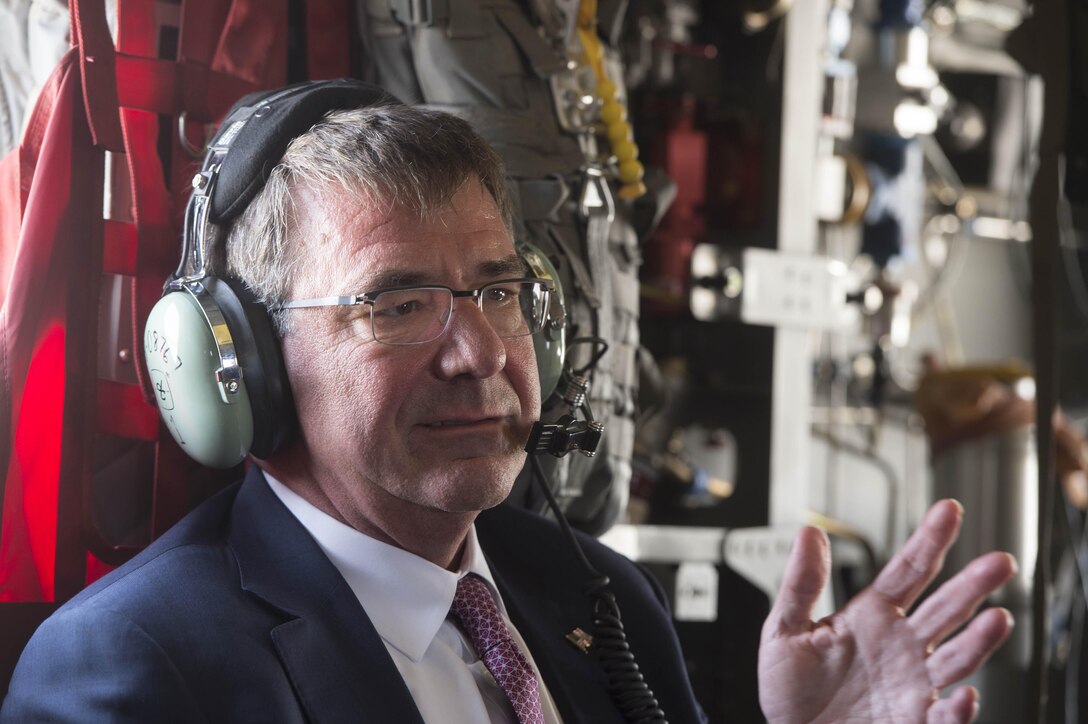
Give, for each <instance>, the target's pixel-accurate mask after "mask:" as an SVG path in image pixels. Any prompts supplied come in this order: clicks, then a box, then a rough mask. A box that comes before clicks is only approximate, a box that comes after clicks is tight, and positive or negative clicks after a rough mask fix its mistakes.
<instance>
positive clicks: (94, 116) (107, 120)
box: [69, 0, 125, 152]
mask: <svg viewBox="0 0 1088 724" xmlns="http://www.w3.org/2000/svg"><path fill="white" fill-rule="evenodd" d="M69 7H70V12H71V18H72V44H73V45H75V46H76V47H78V48H79V69H80V73H81V74H82V79H83V103H84V106H85V107H86V112H87V123H88V125H89V126H90V129H91V138H92V139H93V141H94V144H95V145H96V146H100V147H102V148H105V149H106V150H108V151H115V152H121V151H124V149H125V145H124V139H123V138H122V136H121V124H120V122H119V120H118V118H117V108H118V103H117V76H116V75H115V74H114V60H113V39H112V38H110V32H109V26H107V25H106V22H105V19H106V6H105V2H104V0H71V2H70V3H69Z"/></svg>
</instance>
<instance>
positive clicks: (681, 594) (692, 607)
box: [673, 563, 718, 621]
mask: <svg viewBox="0 0 1088 724" xmlns="http://www.w3.org/2000/svg"><path fill="white" fill-rule="evenodd" d="M673 614H674V615H675V617H676V620H677V621H716V620H717V619H718V569H717V568H715V567H714V565H713V564H711V563H681V564H680V568H679V569H678V570H677V571H676V610H675V611H673Z"/></svg>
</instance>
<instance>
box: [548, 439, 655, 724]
mask: <svg viewBox="0 0 1088 724" xmlns="http://www.w3.org/2000/svg"><path fill="white" fill-rule="evenodd" d="M529 459H530V460H532V463H533V472H534V473H535V477H536V481H537V484H538V485H539V486H540V487H541V489H542V491H543V493H544V498H545V499H546V500H547V501H548V507H550V508H551V509H552V512H553V513H554V514H555V517H556V519H557V520H558V521H559V527H560V528H562V530H563V533H564V535H565V536H566V538H567V541H568V542H570V545H571V548H572V549H573V550H574V553H575V555H576V556H577V557H578V560H579V562H580V563H581V564H582V567H583V568H585V570H586V572H587V573H588V574H589V577H590V581H589V583H588V584H587V585H586V589H585V593H586V595H588V596H589V597H590V598H591V599H592V600H593V627H594V631H593V636H594V638H593V641H594V644H595V648H596V649H597V652H598V657H599V658H600V661H601V667H602V668H603V669H604V673H605V677H606V678H607V680H608V693H609V695H610V696H611V697H612V700H613V701H614V702H616V705H617V706H618V707H619V709H620V712H621V713H622V714H623V718H624V719H626V720H627V721H628V722H629V724H668V720H667V719H665V712H664V711H662V710H661V707H660V706H659V705H658V702H657V699H656V698H655V697H654V692H653V691H652V690H651V689H650V686H649V684H647V683H646V679H645V677H643V676H642V672H641V671H639V668H638V663H637V662H636V661H635V656H634V654H632V653H631V647H630V646H629V645H628V643H627V634H626V633H625V632H624V630H623V621H622V620H621V619H620V609H619V606H618V605H617V604H616V596H615V595H614V594H613V593H612V592H611V591H609V590H608V583H609V580H608V576H606V575H604V574H602V573H601V572H600V571H598V570H597V569H596V568H594V567H593V564H591V563H590V562H589V559H588V558H586V554H585V552H584V551H583V550H582V546H581V545H579V543H578V539H577V538H575V537H574V531H572V530H571V528H570V523H568V522H567V518H566V516H565V515H563V511H561V510H560V509H559V504H558V503H557V502H556V501H555V496H554V495H553V494H552V491H551V489H550V488H549V487H548V483H547V481H546V478H545V476H544V469H543V468H542V467H541V465H540V461H539V460H537V458H536V457H535V456H533V455H530V456H529Z"/></svg>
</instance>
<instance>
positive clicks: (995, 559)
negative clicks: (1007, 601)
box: [909, 553, 1016, 646]
mask: <svg viewBox="0 0 1088 724" xmlns="http://www.w3.org/2000/svg"><path fill="white" fill-rule="evenodd" d="M1015 573H1016V560H1015V559H1014V558H1013V557H1012V556H1010V555H1009V554H1008V553H988V554H986V555H984V556H980V557H979V558H976V559H975V560H973V561H971V562H970V563H969V564H968V565H967V567H966V568H964V569H963V570H962V571H960V572H959V573H958V574H956V576H955V577H954V578H952V579H951V580H949V581H948V582H946V583H945V584H944V585H942V586H941V587H940V588H938V589H937V590H936V591H934V592H933V594H932V595H930V596H929V597H928V598H926V600H924V601H922V603H921V604H919V606H918V608H917V609H915V611H914V612H913V613H912V614H911V615H910V619H909V622H910V625H911V626H912V627H913V628H914V630H915V632H916V633H917V635H918V639H919V640H920V641H923V642H924V643H925V644H926V646H932V645H933V644H936V643H938V642H940V641H943V640H944V639H945V637H946V636H948V635H949V634H950V633H952V632H953V631H955V630H956V629H957V628H959V627H960V626H961V625H963V624H964V623H965V622H966V621H967V619H969V618H970V617H971V614H972V613H974V611H975V609H977V608H978V607H979V605H980V604H981V603H982V601H983V600H984V599H985V598H986V597H987V596H989V595H990V594H991V593H993V592H994V591H996V590H997V589H998V588H1000V587H1001V586H1002V585H1004V584H1005V582H1006V581H1008V580H1009V579H1010V578H1012V576H1013V575H1014V574H1015Z"/></svg>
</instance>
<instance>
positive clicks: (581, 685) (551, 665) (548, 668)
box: [477, 506, 622, 724]
mask: <svg viewBox="0 0 1088 724" xmlns="http://www.w3.org/2000/svg"><path fill="white" fill-rule="evenodd" d="M504 507H505V506H500V507H499V508H496V509H494V510H492V511H488V512H487V513H485V514H484V515H483V516H481V517H480V518H479V519H478V520H477V532H478V533H479V535H480V541H481V545H482V546H483V548H484V550H485V551H487V560H488V565H489V566H490V568H491V574H492V576H493V577H494V578H495V583H496V585H497V586H498V587H499V593H500V594H501V595H502V599H503V603H504V604H505V605H506V608H507V611H508V613H509V614H510V620H511V621H513V623H514V626H515V627H516V628H517V630H518V632H519V633H520V634H521V635H522V638H524V639H525V643H526V645H527V646H528V647H529V651H530V652H531V653H532V655H533V660H534V661H535V662H536V665H537V668H538V669H539V670H540V675H541V678H543V679H544V683H545V684H546V685H547V687H548V691H549V692H550V693H551V695H552V699H553V700H554V701H555V704H556V707H557V708H558V710H559V714H560V716H561V717H562V718H563V721H564V723H565V724H576V723H577V722H584V723H585V724H604V723H606V722H618V721H622V720H621V718H620V715H619V713H618V711H617V709H616V706H615V704H614V703H613V702H612V699H611V698H610V697H609V695H608V693H607V691H608V690H607V679H606V677H605V675H604V670H603V669H602V668H601V664H600V661H599V660H598V658H597V655H596V653H595V652H594V651H592V650H591V651H590V652H589V653H588V654H586V653H582V652H581V651H580V650H579V649H578V648H577V647H575V646H574V645H573V644H572V643H570V642H569V641H567V639H566V634H567V633H569V632H571V631H572V630H574V628H576V627H578V628H581V629H582V630H583V631H586V632H590V633H592V632H593V609H592V602H591V601H590V599H589V598H588V597H587V596H585V595H584V594H583V593H582V590H581V589H582V587H583V584H584V581H583V580H582V577H584V575H585V574H583V573H582V571H581V568H579V567H577V566H576V565H575V563H574V561H573V560H568V559H567V556H566V553H567V552H566V551H547V552H544V551H539V550H537V551H534V552H531V553H530V555H523V554H524V551H521V550H520V547H519V544H520V540H521V538H520V537H519V536H514V535H510V534H508V532H507V533H506V534H504V533H498V531H496V530H494V529H493V527H492V524H493V523H494V522H495V521H496V520H497V519H499V518H502V517H503V516H504V511H503V508H504ZM497 533H498V535H496V534H497Z"/></svg>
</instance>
